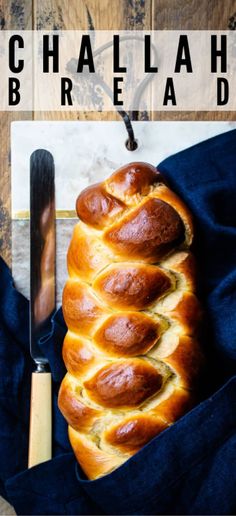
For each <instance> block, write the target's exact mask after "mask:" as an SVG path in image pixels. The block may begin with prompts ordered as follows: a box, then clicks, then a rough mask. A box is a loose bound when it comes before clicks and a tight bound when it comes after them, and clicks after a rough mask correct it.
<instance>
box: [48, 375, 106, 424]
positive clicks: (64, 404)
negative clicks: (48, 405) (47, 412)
mask: <svg viewBox="0 0 236 516" xmlns="http://www.w3.org/2000/svg"><path fill="white" fill-rule="evenodd" d="M58 405H59V408H60V410H61V412H62V414H64V415H65V417H66V420H67V422H68V423H69V425H70V426H72V428H74V429H75V430H77V431H80V432H89V431H90V430H91V427H92V423H93V422H94V421H95V420H96V418H97V417H98V416H99V415H100V414H101V412H100V411H99V410H97V409H94V408H91V407H88V406H87V405H85V404H84V403H83V402H82V401H81V400H80V399H79V396H78V394H77V393H76V392H75V390H74V389H72V388H71V385H70V382H69V380H68V379H67V378H66V377H65V378H64V380H63V382H62V384H61V387H60V391H59V394H58Z"/></svg>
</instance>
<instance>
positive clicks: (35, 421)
mask: <svg viewBox="0 0 236 516" xmlns="http://www.w3.org/2000/svg"><path fill="white" fill-rule="evenodd" d="M55 262H56V236H55V182H54V160H53V157H52V155H51V154H50V152H48V151H46V150H44V149H38V150H36V151H35V152H33V153H32V155H31V157H30V353H31V356H32V358H33V360H34V362H35V366H36V370H35V372H33V373H32V379H31V402H30V431H29V457H28V467H29V468H30V467H32V466H35V465H36V464H40V463H41V462H45V461H46V460H49V459H51V457H52V400H51V396H52V395H51V373H50V370H49V364H48V360H47V358H46V357H45V356H44V354H43V352H42V351H41V349H40V341H42V340H43V339H45V338H46V337H47V335H48V334H49V332H50V330H51V317H52V315H53V313H54V312H55V307H56V296H55V291H56V288H55V284H56V282H55Z"/></svg>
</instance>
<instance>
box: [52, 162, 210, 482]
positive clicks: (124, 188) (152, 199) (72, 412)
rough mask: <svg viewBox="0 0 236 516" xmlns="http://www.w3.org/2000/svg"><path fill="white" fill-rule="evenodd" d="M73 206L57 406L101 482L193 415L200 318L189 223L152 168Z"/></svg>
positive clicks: (128, 169)
mask: <svg viewBox="0 0 236 516" xmlns="http://www.w3.org/2000/svg"><path fill="white" fill-rule="evenodd" d="M76 207H77V213H78V216H79V219H80V222H79V223H78V224H77V225H76V227H75V229H74V234H73V237H72V241H71V244H70V247H69V251H68V271H69V279H68V281H67V283H66V285H65V288H64V293H63V313H64V318H65V322H66V324H67V327H68V332H67V334H66V337H65V340H64V344H63V359H64V362H65V365H66V368H67V370H68V373H67V374H66V376H65V378H64V379H63V382H62V385H61V388H60V392H59V407H60V410H61V412H62V413H63V415H64V417H65V418H66V420H67V422H68V424H69V438H70V442H71V445H72V447H73V449H74V452H75V455H76V457H77V460H78V461H79V463H80V465H81V467H82V468H83V470H84V472H85V473H86V475H87V476H88V478H89V479H96V478H98V477H100V476H102V475H105V474H107V473H109V472H111V471H113V470H114V469H115V468H117V467H118V466H120V465H121V464H123V463H124V462H125V461H126V460H127V459H128V458H129V457H130V456H132V455H133V454H134V453H136V452H137V451H138V450H139V449H140V448H141V447H142V446H144V445H145V444H146V443H147V442H148V441H150V440H151V439H153V438H154V437H155V436H156V435H158V434H159V433H160V432H162V431H163V430H165V429H166V428H168V426H170V425H171V424H172V423H173V422H174V421H175V420H176V419H177V418H179V417H180V416H182V415H183V414H184V413H185V412H186V411H187V410H189V409H190V408H191V407H192V406H193V404H194V401H195V397H196V394H195V392H196V385H197V379H198V374H199V369H200V366H201V363H202V353H201V351H200V348H199V344H198V340H197V333H198V327H199V321H200V318H201V309H200V306H199V302H198V300H197V298H196V296H195V293H194V292H195V289H196V272H195V264H194V258H193V256H192V254H191V253H190V252H189V246H190V245H191V242H192V239H193V227H192V219H191V215H190V213H189V211H188V209H187V208H186V206H185V205H184V203H183V202H182V201H181V200H180V199H179V198H178V197H177V196H176V195H175V194H174V193H173V192H172V191H171V190H170V189H169V188H168V187H167V186H166V184H165V183H164V179H163V178H162V176H161V175H160V173H159V172H158V171H157V170H156V169H155V168H154V167H152V166H151V165H148V164H146V163H131V164H129V165H127V166H124V167H122V168H120V169H119V170H118V171H117V172H115V173H114V174H112V176H111V177H110V178H109V179H108V180H106V181H104V182H103V183H99V184H96V185H94V186H90V187H88V188H86V189H85V190H84V191H83V192H82V193H81V194H80V195H79V197H78V200H77V205H76Z"/></svg>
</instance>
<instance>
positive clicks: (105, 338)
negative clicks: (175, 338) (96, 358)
mask: <svg viewBox="0 0 236 516" xmlns="http://www.w3.org/2000/svg"><path fill="white" fill-rule="evenodd" d="M160 333H161V324H160V323H159V322H157V321H155V320H153V319H151V317H149V316H147V315H145V314H144V313H140V312H126V313H125V312H118V313H117V314H114V315H111V316H110V317H108V318H107V319H106V321H104V323H103V324H102V325H101V326H100V327H99V328H98V330H97V332H96V333H95V335H94V341H95V343H96V344H97V345H98V346H99V347H100V348H102V349H104V351H105V352H106V351H107V352H108V353H109V354H113V355H116V356H119V357H122V356H135V355H142V354H144V353H146V352H147V351H148V350H149V349H151V348H152V347H153V346H154V344H156V342H157V341H158V339H159V337H160Z"/></svg>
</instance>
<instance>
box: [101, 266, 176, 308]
mask: <svg viewBox="0 0 236 516" xmlns="http://www.w3.org/2000/svg"><path fill="white" fill-rule="evenodd" d="M171 286H172V282H171V279H170V278H169V276H168V275H167V274H166V273H165V272H164V271H163V270H161V269H160V268H159V267H156V266H153V265H140V264H132V265H131V264H119V265H113V266H110V267H108V268H106V269H105V271H104V272H103V273H101V274H99V276H98V277H97V279H96V280H95V282H94V283H93V288H94V289H95V291H96V292H97V293H98V295H99V296H100V297H101V298H102V299H103V300H104V301H105V302H106V303H108V304H110V305H111V306H112V307H114V308H119V309H126V308H128V309H129V310H144V309H145V308H146V307H147V306H149V305H151V304H152V303H153V302H154V301H156V300H157V299H158V298H160V297H161V296H163V294H165V293H167V292H168V290H170V288H171Z"/></svg>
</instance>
